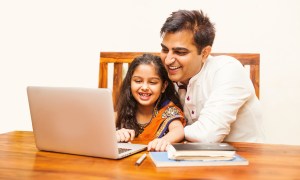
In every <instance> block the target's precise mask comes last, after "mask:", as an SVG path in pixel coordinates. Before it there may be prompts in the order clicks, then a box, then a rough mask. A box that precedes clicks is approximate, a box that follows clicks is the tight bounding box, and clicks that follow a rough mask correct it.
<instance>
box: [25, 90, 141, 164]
mask: <svg viewBox="0 0 300 180" xmlns="http://www.w3.org/2000/svg"><path fill="white" fill-rule="evenodd" d="M27 95H28V101H29V108H30V115H31V121H32V128H33V133H34V137H35V142H36V147H37V148H38V149H39V150H43V151H52V152H60V153H69V154H77V155H85V156H94V157H101V158H109V159H121V158H124V157H126V156H129V155H132V154H134V153H137V152H140V151H143V150H145V149H146V147H147V146H146V145H142V144H131V143H117V139H116V133H115V132H116V128H115V119H114V109H113V102H112V93H111V91H110V90H109V89H106V88H95V89H93V88H80V87H39V86H29V87H27ZM123 151H125V152H123Z"/></svg>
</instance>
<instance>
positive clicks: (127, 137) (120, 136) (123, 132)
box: [116, 128, 135, 142]
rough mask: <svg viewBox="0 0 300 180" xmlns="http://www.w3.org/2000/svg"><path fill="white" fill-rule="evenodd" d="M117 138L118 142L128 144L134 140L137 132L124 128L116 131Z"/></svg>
mask: <svg viewBox="0 0 300 180" xmlns="http://www.w3.org/2000/svg"><path fill="white" fill-rule="evenodd" d="M116 136H117V141H118V142H128V141H132V140H133V139H134V137H135V132H134V130H133V129H125V128H122V129H119V130H117V131H116Z"/></svg>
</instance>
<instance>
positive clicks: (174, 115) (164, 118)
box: [134, 101, 186, 143]
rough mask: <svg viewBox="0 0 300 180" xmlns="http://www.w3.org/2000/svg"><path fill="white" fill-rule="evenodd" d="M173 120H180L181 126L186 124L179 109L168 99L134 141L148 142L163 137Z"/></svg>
mask: <svg viewBox="0 0 300 180" xmlns="http://www.w3.org/2000/svg"><path fill="white" fill-rule="evenodd" d="M173 120H180V121H181V123H182V124H183V126H185V124H186V120H185V118H184V114H183V112H182V111H181V109H180V108H179V107H177V106H176V105H175V104H174V103H173V102H171V101H170V102H169V103H168V104H166V105H165V106H163V107H162V108H161V109H160V110H159V111H158V113H157V114H156V115H154V117H153V118H152V120H151V122H150V123H149V124H148V125H147V126H146V127H145V128H144V131H143V132H142V133H141V134H139V136H138V137H136V138H135V139H134V141H143V142H145V141H146V143H148V142H150V141H152V140H153V139H156V138H161V137H163V136H164V135H165V134H166V133H168V132H169V124H170V123H171V122H172V121H173Z"/></svg>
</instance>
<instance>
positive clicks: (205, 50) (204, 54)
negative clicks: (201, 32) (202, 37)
mask: <svg viewBox="0 0 300 180" xmlns="http://www.w3.org/2000/svg"><path fill="white" fill-rule="evenodd" d="M210 52H211V46H206V47H205V48H203V49H202V53H201V54H202V59H207V57H208V55H210Z"/></svg>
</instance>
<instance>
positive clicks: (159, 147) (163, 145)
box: [148, 138, 170, 151]
mask: <svg viewBox="0 0 300 180" xmlns="http://www.w3.org/2000/svg"><path fill="white" fill-rule="evenodd" d="M169 144H170V142H169V141H167V140H165V139H163V138H158V139H154V140H153V141H151V142H149V144H148V151H167V147H168V145H169Z"/></svg>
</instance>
